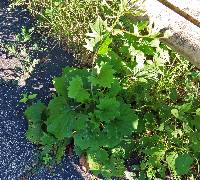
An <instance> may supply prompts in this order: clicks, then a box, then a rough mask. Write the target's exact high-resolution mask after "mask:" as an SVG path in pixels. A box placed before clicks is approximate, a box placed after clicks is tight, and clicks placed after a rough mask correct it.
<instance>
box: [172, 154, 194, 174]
mask: <svg viewBox="0 0 200 180" xmlns="http://www.w3.org/2000/svg"><path fill="white" fill-rule="evenodd" d="M192 163H193V158H192V157H191V156H190V155H189V154H180V155H178V157H177V158H176V160H175V167H176V172H177V174H178V175H179V176H181V175H184V174H187V173H188V172H189V170H190V167H191V165H192Z"/></svg>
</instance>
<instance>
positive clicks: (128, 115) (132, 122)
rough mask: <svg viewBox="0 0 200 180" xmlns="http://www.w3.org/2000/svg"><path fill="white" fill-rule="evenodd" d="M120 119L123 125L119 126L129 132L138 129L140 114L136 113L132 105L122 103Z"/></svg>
mask: <svg viewBox="0 0 200 180" xmlns="http://www.w3.org/2000/svg"><path fill="white" fill-rule="evenodd" d="M118 119H119V120H121V126H119V127H121V129H123V130H124V129H126V133H127V134H128V133H130V132H132V131H134V130H136V129H137V127H138V120H139V119H138V116H137V115H136V114H135V113H134V111H133V109H132V108H131V106H130V105H127V104H121V106H120V117H119V118H118ZM116 123H118V122H116ZM126 133H124V134H126Z"/></svg>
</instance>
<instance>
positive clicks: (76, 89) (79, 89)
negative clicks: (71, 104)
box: [67, 76, 90, 103]
mask: <svg viewBox="0 0 200 180" xmlns="http://www.w3.org/2000/svg"><path fill="white" fill-rule="evenodd" d="M67 89H68V96H69V97H70V98H74V99H75V100H76V101H77V102H81V103H85V102H86V101H88V100H89V99H90V94H89V93H88V91H87V90H86V89H84V88H83V81H82V79H81V78H80V77H79V76H76V77H74V78H73V79H72V81H70V82H69V87H68V88H67Z"/></svg>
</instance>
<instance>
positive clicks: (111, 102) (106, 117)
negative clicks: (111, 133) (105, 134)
mask: <svg viewBox="0 0 200 180" xmlns="http://www.w3.org/2000/svg"><path fill="white" fill-rule="evenodd" d="M96 107H97V109H98V110H95V114H96V116H97V117H98V118H99V119H100V120H101V121H103V122H104V121H105V122H107V123H108V122H110V121H112V120H114V119H115V118H116V117H118V116H119V115H120V112H119V111H120V109H119V107H120V103H119V102H118V101H117V100H116V99H115V98H106V97H105V98H102V99H100V102H99V104H98V105H97V106H96Z"/></svg>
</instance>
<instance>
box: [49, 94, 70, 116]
mask: <svg viewBox="0 0 200 180" xmlns="http://www.w3.org/2000/svg"><path fill="white" fill-rule="evenodd" d="M65 108H68V104H67V101H66V100H65V98H63V96H57V97H54V98H53V99H52V100H51V101H50V102H49V104H48V110H49V114H50V116H51V115H56V114H58V115H59V114H60V113H62V112H63V110H64V109H65Z"/></svg>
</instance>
